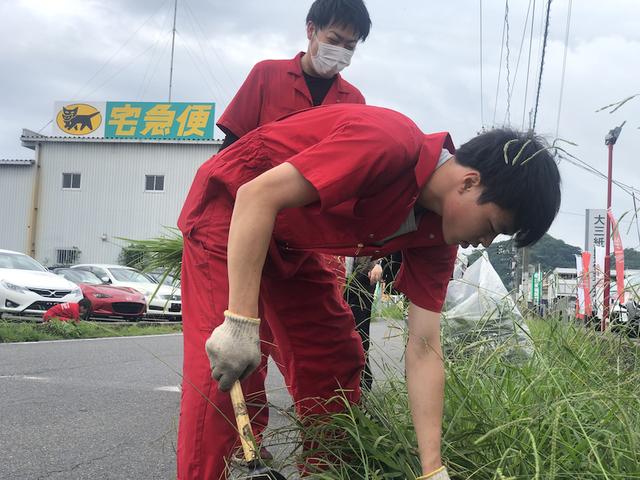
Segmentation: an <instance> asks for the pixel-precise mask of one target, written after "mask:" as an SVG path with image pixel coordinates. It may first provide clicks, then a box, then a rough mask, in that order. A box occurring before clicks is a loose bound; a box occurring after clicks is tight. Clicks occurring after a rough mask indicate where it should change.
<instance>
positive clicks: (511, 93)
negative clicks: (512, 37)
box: [504, 0, 532, 123]
mask: <svg viewBox="0 0 640 480" xmlns="http://www.w3.org/2000/svg"><path fill="white" fill-rule="evenodd" d="M531 2H532V0H529V5H528V7H527V15H526V16H525V19H524V29H523V30H522V38H521V39H520V48H519V49H518V60H516V71H515V73H514V74H513V85H512V86H511V90H510V94H509V98H513V92H514V91H515V89H516V81H517V79H518V70H519V69H520V58H521V57H522V47H523V46H524V39H525V37H526V35H527V25H528V24H529V12H530V11H531ZM524 103H525V105H526V103H527V99H526V95H525V98H524ZM504 121H505V122H506V121H507V115H506V114H505V118H504ZM509 123H511V118H509Z"/></svg>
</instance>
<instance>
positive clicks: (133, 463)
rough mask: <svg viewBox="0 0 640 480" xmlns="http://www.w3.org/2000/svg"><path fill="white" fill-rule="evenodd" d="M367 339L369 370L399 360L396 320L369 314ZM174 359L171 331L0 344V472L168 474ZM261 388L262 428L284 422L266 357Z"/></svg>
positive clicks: (282, 398) (283, 400)
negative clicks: (266, 421) (264, 399)
mask: <svg viewBox="0 0 640 480" xmlns="http://www.w3.org/2000/svg"><path fill="white" fill-rule="evenodd" d="M372 339H373V341H374V343H375V346H374V347H373V350H372V354H373V360H374V373H375V374H377V375H380V374H381V372H380V364H381V363H384V364H385V365H387V366H389V365H391V366H392V368H394V369H397V368H401V367H400V366H399V363H398V360H399V357H400V355H401V351H402V346H401V345H402V339H401V335H399V334H398V330H397V328H395V327H391V328H390V326H389V325H388V324H387V323H385V322H376V323H374V324H373V325H372ZM181 365H182V336H181V335H179V334H178V335H162V336H152V337H133V338H132V337H122V338H113V339H97V340H70V341H54V342H39V343H26V344H0V452H1V453H0V459H1V460H0V478H3V479H5V478H6V479H13V480H20V479H25V480H26V479H29V480H35V479H47V480H57V479H60V480H62V479H65V480H70V479H92V480H93V479H96V480H97V479H110V480H111V479H127V480H132V479H145V480H146V479H171V478H175V444H176V432H177V421H178V411H179V402H180V393H179V387H178V385H179V384H180V377H179V372H180V370H181ZM267 388H268V391H269V402H270V403H271V404H272V405H273V407H272V409H271V417H270V418H271V420H270V428H277V427H280V426H282V425H286V424H287V422H288V420H287V416H286V413H285V414H283V412H285V411H286V409H287V407H289V406H290V405H291V399H290V397H289V395H288V393H287V391H286V389H285V388H284V385H283V382H282V377H281V376H280V374H279V372H277V369H276V368H274V367H273V365H272V368H270V373H269V378H268V380H267ZM272 450H273V451H274V452H275V453H276V455H278V456H282V455H287V452H288V450H287V446H284V447H283V446H279V447H274V448H272Z"/></svg>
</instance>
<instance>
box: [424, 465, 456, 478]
mask: <svg viewBox="0 0 640 480" xmlns="http://www.w3.org/2000/svg"><path fill="white" fill-rule="evenodd" d="M416 480H450V478H449V473H448V472H447V469H446V468H445V467H440V468H438V469H437V470H434V471H433V472H431V473H427V474H426V475H422V476H420V477H418V478H416Z"/></svg>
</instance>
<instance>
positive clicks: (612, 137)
mask: <svg viewBox="0 0 640 480" xmlns="http://www.w3.org/2000/svg"><path fill="white" fill-rule="evenodd" d="M625 123H627V122H626V121H624V122H622V124H621V125H620V126H619V127H616V128H614V129H612V130H609V133H607V136H606V137H605V138H604V144H605V145H607V147H608V149H609V171H608V173H607V212H609V210H611V185H612V183H613V182H612V170H613V146H614V145H615V144H616V142H617V141H618V137H619V136H620V132H621V131H622V127H623V126H624V124H625ZM610 285H611V222H610V221H609V215H607V227H606V230H605V237H604V300H603V303H604V305H603V306H602V320H601V321H600V331H602V332H604V330H605V328H606V326H607V323H608V321H609V296H610V293H611V292H610V290H611V288H610Z"/></svg>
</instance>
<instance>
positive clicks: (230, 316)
mask: <svg viewBox="0 0 640 480" xmlns="http://www.w3.org/2000/svg"><path fill="white" fill-rule="evenodd" d="M224 318H228V319H230V320H236V321H238V322H242V323H256V324H259V323H260V319H259V318H254V317H245V316H244V315H238V314H237V313H233V312H232V311H230V310H225V311H224Z"/></svg>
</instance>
